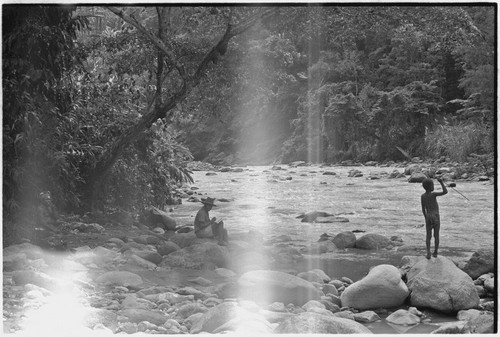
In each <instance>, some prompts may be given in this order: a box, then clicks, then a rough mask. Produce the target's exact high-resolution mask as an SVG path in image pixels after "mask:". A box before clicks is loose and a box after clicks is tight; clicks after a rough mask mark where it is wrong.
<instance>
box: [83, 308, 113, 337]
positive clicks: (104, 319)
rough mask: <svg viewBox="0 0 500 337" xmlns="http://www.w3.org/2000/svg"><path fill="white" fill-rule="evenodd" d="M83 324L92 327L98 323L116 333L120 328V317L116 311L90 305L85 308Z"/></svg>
mask: <svg viewBox="0 0 500 337" xmlns="http://www.w3.org/2000/svg"><path fill="white" fill-rule="evenodd" d="M82 324H83V325H84V326H86V327H88V328H92V329H93V328H95V327H96V326H98V325H99V326H104V327H105V328H107V329H109V330H111V331H112V332H114V333H115V332H116V331H117V329H118V318H117V315H116V312H115V311H112V310H106V309H97V308H92V307H89V308H86V309H85V313H84V315H83V317H82Z"/></svg>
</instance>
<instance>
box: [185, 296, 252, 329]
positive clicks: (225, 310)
mask: <svg viewBox="0 0 500 337" xmlns="http://www.w3.org/2000/svg"><path fill="white" fill-rule="evenodd" d="M247 313H248V312H247V311H246V310H244V309H241V308H240V307H238V305H237V304H236V303H234V302H224V303H221V304H219V305H217V306H215V307H213V308H210V309H209V310H208V311H207V312H205V313H204V314H203V315H202V316H200V318H199V319H198V320H197V321H195V322H193V326H192V327H191V329H190V331H189V332H190V333H191V334H197V333H200V332H208V333H213V332H214V331H215V330H216V329H217V328H219V327H220V326H222V325H224V324H225V323H227V322H229V321H230V320H232V319H233V318H236V317H238V315H245V314H247Z"/></svg>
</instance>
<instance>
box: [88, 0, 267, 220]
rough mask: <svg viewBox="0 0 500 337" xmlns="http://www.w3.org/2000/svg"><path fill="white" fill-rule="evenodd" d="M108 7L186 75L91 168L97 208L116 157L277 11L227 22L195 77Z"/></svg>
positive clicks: (92, 206) (91, 192)
mask: <svg viewBox="0 0 500 337" xmlns="http://www.w3.org/2000/svg"><path fill="white" fill-rule="evenodd" d="M108 9H109V10H110V11H111V12H113V13H115V14H116V15H117V16H119V17H120V18H122V19H123V20H125V21H126V22H127V23H130V24H132V25H133V26H135V27H136V28H137V29H138V30H139V31H141V32H142V33H143V34H144V35H145V37H146V38H147V39H149V40H150V41H151V42H152V43H154V44H155V45H156V46H157V47H158V50H159V51H161V52H162V53H163V55H164V57H165V58H166V60H167V61H168V62H171V63H172V64H174V65H175V67H176V69H177V71H178V72H179V75H180V76H181V78H182V79H183V85H182V87H181V88H180V89H179V90H178V92H177V93H175V94H174V95H172V96H170V97H169V98H167V100H166V101H165V102H163V99H162V97H159V94H160V93H161V91H157V94H156V96H155V99H154V102H152V103H151V104H150V108H149V111H148V112H147V113H145V114H144V115H143V117H142V118H141V119H139V120H138V121H137V123H136V124H134V125H132V126H130V127H129V128H128V129H127V130H125V131H124V132H123V133H122V134H121V135H120V137H118V138H117V139H116V140H115V141H114V143H113V144H112V145H111V146H110V147H108V148H107V149H106V150H105V151H104V152H103V153H102V155H101V156H100V157H99V159H98V160H97V163H96V165H95V167H94V168H93V169H92V170H91V171H90V172H89V174H88V176H87V179H86V182H85V187H84V191H85V195H84V207H85V211H94V210H95V206H96V201H97V197H98V193H99V190H100V189H101V188H102V186H104V184H105V181H106V177H107V175H108V174H109V172H110V170H111V168H112V167H113V165H114V164H115V162H116V160H117V159H118V158H119V157H120V156H121V155H122V153H123V151H124V150H125V149H126V148H127V146H129V145H130V144H131V143H132V142H134V141H135V140H137V139H138V138H139V137H140V136H141V135H142V133H143V132H144V131H145V130H147V129H149V128H150V127H151V125H152V124H153V123H154V122H155V121H156V120H158V119H159V118H165V117H166V116H167V113H168V112H170V111H172V109H173V108H174V107H175V106H177V104H179V103H180V102H182V101H183V100H184V99H185V98H186V97H187V95H188V94H189V93H190V92H191V90H192V89H193V88H194V87H196V86H197V85H198V84H199V83H200V82H201V79H202V78H203V77H204V76H205V74H206V70H207V69H208V67H209V64H210V62H214V63H215V62H217V58H218V57H220V56H221V55H223V54H224V53H225V52H226V49H227V44H228V42H229V40H230V39H231V38H233V37H235V36H237V35H239V34H242V33H243V32H245V31H246V30H248V29H249V28H251V27H252V26H253V25H255V24H256V23H257V22H258V21H259V20H261V19H264V18H269V17H271V16H272V15H274V13H275V9H274V8H268V9H265V10H262V11H259V12H258V13H257V14H255V15H253V16H252V17H250V18H249V19H247V20H245V21H243V22H241V23H239V24H238V25H232V24H231V23H228V25H227V29H226V32H225V34H224V35H223V36H222V38H221V39H220V40H219V42H218V43H217V44H216V45H215V46H214V47H213V48H212V49H211V50H210V51H209V52H208V53H207V54H206V56H205V57H204V58H203V60H202V61H201V62H200V64H199V65H198V68H197V70H196V72H195V74H194V75H193V76H192V77H187V75H186V74H185V72H184V67H183V65H182V64H179V63H178V62H177V61H176V60H174V59H173V56H172V53H170V51H169V50H168V48H167V47H166V45H165V44H164V43H163V41H162V40H161V39H160V38H159V37H157V36H154V35H153V34H151V33H150V32H148V31H147V30H146V29H145V28H144V27H143V26H142V25H141V24H140V23H139V22H138V21H137V20H135V19H134V18H132V17H130V16H128V15H127V14H126V13H124V12H123V11H121V10H119V9H117V8H112V7H108ZM160 19H161V18H160ZM160 37H161V36H160Z"/></svg>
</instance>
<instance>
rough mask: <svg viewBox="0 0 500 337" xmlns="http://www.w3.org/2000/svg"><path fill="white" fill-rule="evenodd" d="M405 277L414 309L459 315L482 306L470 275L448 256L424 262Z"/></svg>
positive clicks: (414, 267)
mask: <svg viewBox="0 0 500 337" xmlns="http://www.w3.org/2000/svg"><path fill="white" fill-rule="evenodd" d="M406 277H407V280H408V282H407V284H408V288H409V289H410V291H411V298H410V300H411V305H413V306H416V307H425V308H432V309H435V310H438V311H442V312H456V311H459V310H465V309H472V308H475V307H477V306H478V305H479V296H478V294H477V291H476V288H475V285H474V282H473V281H472V279H471V278H470V276H469V275H467V274H466V273H465V272H463V271H462V270H460V269H459V268H458V267H457V266H456V265H455V264H454V263H453V262H452V261H451V260H449V259H447V258H446V257H443V256H438V257H437V258H432V259H430V260H427V259H425V260H421V261H420V262H418V263H416V264H415V265H414V266H413V267H412V268H411V269H410V270H409V271H408V273H407V274H406Z"/></svg>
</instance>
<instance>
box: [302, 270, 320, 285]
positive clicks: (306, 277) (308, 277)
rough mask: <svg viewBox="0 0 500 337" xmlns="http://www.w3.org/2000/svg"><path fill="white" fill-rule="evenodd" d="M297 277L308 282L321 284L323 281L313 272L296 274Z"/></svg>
mask: <svg viewBox="0 0 500 337" xmlns="http://www.w3.org/2000/svg"><path fill="white" fill-rule="evenodd" d="M297 277H300V278H301V279H303V280H306V281H309V282H317V283H323V279H322V278H321V277H320V276H319V275H318V274H316V273H315V272H313V271H306V272H303V273H298V274H297Z"/></svg>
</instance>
